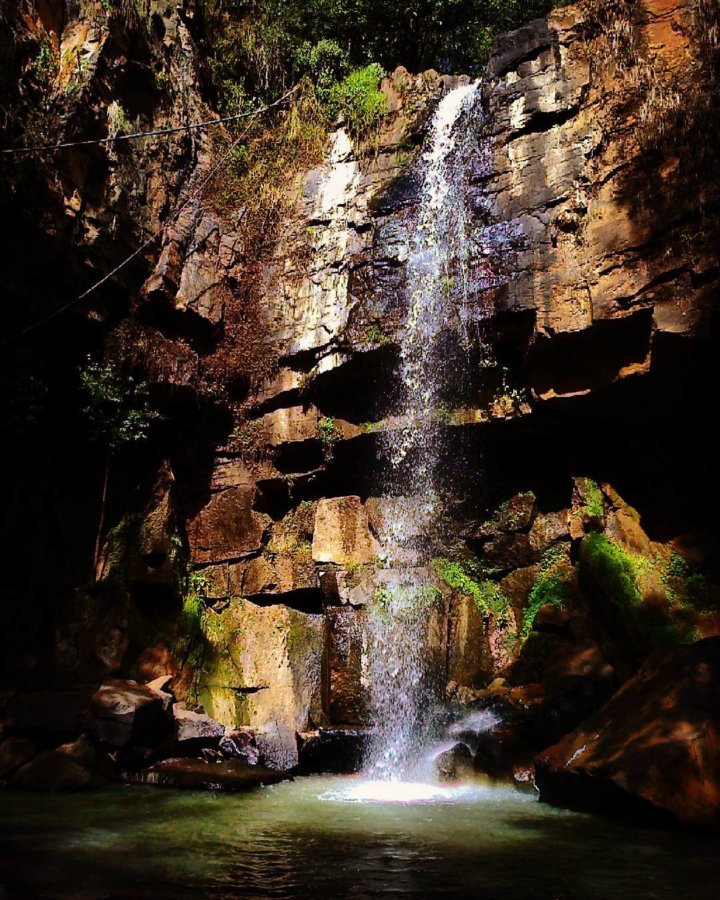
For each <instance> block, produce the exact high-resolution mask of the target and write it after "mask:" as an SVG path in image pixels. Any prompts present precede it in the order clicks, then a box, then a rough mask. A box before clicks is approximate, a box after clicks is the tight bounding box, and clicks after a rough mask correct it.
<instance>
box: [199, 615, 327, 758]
mask: <svg viewBox="0 0 720 900" xmlns="http://www.w3.org/2000/svg"><path fill="white" fill-rule="evenodd" d="M213 615H214V619H213V628H212V630H211V631H210V630H209V631H208V635H207V640H208V645H207V653H206V662H205V664H204V666H203V667H202V669H201V670H200V671H198V672H197V674H196V685H197V702H198V703H199V704H201V705H202V707H203V709H205V710H206V712H207V714H208V715H209V716H211V717H212V718H213V719H215V720H216V721H218V722H220V723H222V724H223V725H225V727H226V728H229V729H233V728H235V727H236V725H237V723H239V722H242V723H251V724H252V726H253V728H254V729H255V731H256V734H257V737H258V747H259V746H260V735H261V733H264V732H268V733H269V734H272V733H274V732H275V731H276V729H280V730H281V731H282V734H283V735H287V736H288V738H287V740H286V739H285V737H283V739H282V741H281V744H282V747H283V755H284V756H287V766H288V767H292V766H294V765H296V764H297V746H296V741H295V733H296V732H298V731H307V730H308V728H310V727H312V724H311V723H316V724H323V721H324V719H323V707H322V677H321V676H322V657H323V645H324V625H323V617H322V616H321V615H319V614H317V615H316V614H307V613H303V612H299V611H297V610H294V609H290V608H289V607H287V606H285V605H282V604H272V605H270V606H260V605H258V604H255V603H251V602H250V601H246V600H233V601H232V602H231V603H230V604H229V605H228V606H227V608H225V609H223V610H221V611H220V612H218V613H214V614H213ZM273 764H274V765H279V762H277V761H276V759H275V757H273Z"/></svg>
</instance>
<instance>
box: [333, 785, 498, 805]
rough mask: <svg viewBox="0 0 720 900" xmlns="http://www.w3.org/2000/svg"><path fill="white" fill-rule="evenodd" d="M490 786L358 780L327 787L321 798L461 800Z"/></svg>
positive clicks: (476, 795)
mask: <svg viewBox="0 0 720 900" xmlns="http://www.w3.org/2000/svg"><path fill="white" fill-rule="evenodd" d="M486 792H487V789H484V788H483V787H481V786H476V785H453V786H452V787H441V786H440V785H437V784H426V783H424V782H421V781H367V780H365V779H363V780H361V781H356V782H354V783H353V784H351V785H349V786H348V787H347V788H344V789H340V790H332V791H326V792H325V793H324V794H320V796H319V798H318V799H319V800H331V801H334V802H340V803H406V804H407V803H460V802H466V801H468V800H479V799H480V798H481V797H482V795H483V793H486Z"/></svg>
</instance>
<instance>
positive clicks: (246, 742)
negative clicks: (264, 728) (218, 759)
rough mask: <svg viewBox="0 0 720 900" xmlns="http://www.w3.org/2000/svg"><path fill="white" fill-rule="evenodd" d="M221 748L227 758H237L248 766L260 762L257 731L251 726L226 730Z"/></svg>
mask: <svg viewBox="0 0 720 900" xmlns="http://www.w3.org/2000/svg"><path fill="white" fill-rule="evenodd" d="M219 750H220V753H222V755H223V756H224V757H225V758H226V759H237V760H238V761H240V762H243V763H245V764H246V765H248V766H256V765H258V763H259V762H260V751H259V750H258V748H257V745H256V743H255V732H254V731H252V730H251V729H249V728H248V729H244V730H243V729H235V730H230V731H226V733H225V736H224V737H223V738H222V739H221V741H220V744H219Z"/></svg>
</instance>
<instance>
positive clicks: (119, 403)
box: [80, 359, 157, 452]
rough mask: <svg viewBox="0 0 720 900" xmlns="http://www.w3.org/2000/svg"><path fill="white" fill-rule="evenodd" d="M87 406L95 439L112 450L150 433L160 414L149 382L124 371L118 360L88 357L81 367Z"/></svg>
mask: <svg viewBox="0 0 720 900" xmlns="http://www.w3.org/2000/svg"><path fill="white" fill-rule="evenodd" d="M80 385H81V387H82V390H83V392H84V393H85V396H86V405H85V407H84V412H85V415H86V416H87V420H88V423H89V425H90V431H91V435H92V437H93V439H94V440H96V441H98V442H99V443H102V444H104V445H105V446H106V447H107V448H108V450H109V451H110V452H114V451H115V450H117V449H118V448H119V447H122V446H123V445H127V444H134V443H136V442H137V441H141V440H144V439H145V438H146V437H147V436H148V431H149V428H150V423H151V422H152V421H153V419H155V418H157V413H156V412H155V410H154V409H153V407H152V405H151V403H150V397H149V392H148V386H147V383H146V382H144V381H137V380H136V379H135V377H134V376H133V375H132V374H131V373H129V372H125V371H123V370H122V368H121V367H120V366H119V365H118V364H117V363H115V362H93V361H92V360H91V359H88V361H87V365H86V366H85V368H83V369H81V370H80Z"/></svg>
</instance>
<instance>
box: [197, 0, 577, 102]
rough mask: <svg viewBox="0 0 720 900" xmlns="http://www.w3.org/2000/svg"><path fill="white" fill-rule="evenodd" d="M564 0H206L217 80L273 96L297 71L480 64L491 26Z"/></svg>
mask: <svg viewBox="0 0 720 900" xmlns="http://www.w3.org/2000/svg"><path fill="white" fill-rule="evenodd" d="M560 5H563V0H404V2H403V3H388V2H387V0H203V3H202V4H201V9H202V27H203V29H204V31H205V34H206V36H207V38H208V39H209V45H210V50H211V52H210V64H211V67H212V68H213V69H214V71H215V74H216V76H217V77H218V80H219V82H227V83H229V84H237V83H240V82H244V84H245V87H246V89H247V91H248V93H250V94H255V93H258V94H260V95H270V94H274V93H277V91H278V89H279V88H281V87H283V86H285V85H287V84H288V83H289V82H291V81H293V80H296V79H297V78H299V77H302V76H303V75H310V76H311V77H313V78H314V79H315V80H316V83H317V84H318V87H319V88H320V90H328V89H329V83H330V82H333V81H337V80H339V79H340V78H342V77H344V76H345V75H346V74H347V71H348V70H349V69H350V68H362V67H364V66H367V65H369V64H370V63H379V65H380V66H382V67H383V68H384V69H386V70H392V69H394V68H395V67H396V66H398V65H404V66H405V67H406V68H408V69H409V70H410V71H414V72H419V71H422V70H423V69H427V68H435V69H437V70H438V71H441V72H464V73H469V74H473V73H478V72H480V71H481V69H482V67H483V66H484V64H485V62H486V61H487V57H488V53H489V51H490V47H491V44H492V41H493V40H494V38H495V37H496V35H498V34H500V33H502V32H504V31H509V30H512V29H514V28H518V27H519V26H521V25H523V24H525V23H526V22H529V21H531V20H532V19H535V18H539V17H540V16H544V15H546V14H547V13H548V12H549V11H550V10H551V9H552V8H553V7H554V6H560Z"/></svg>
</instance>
